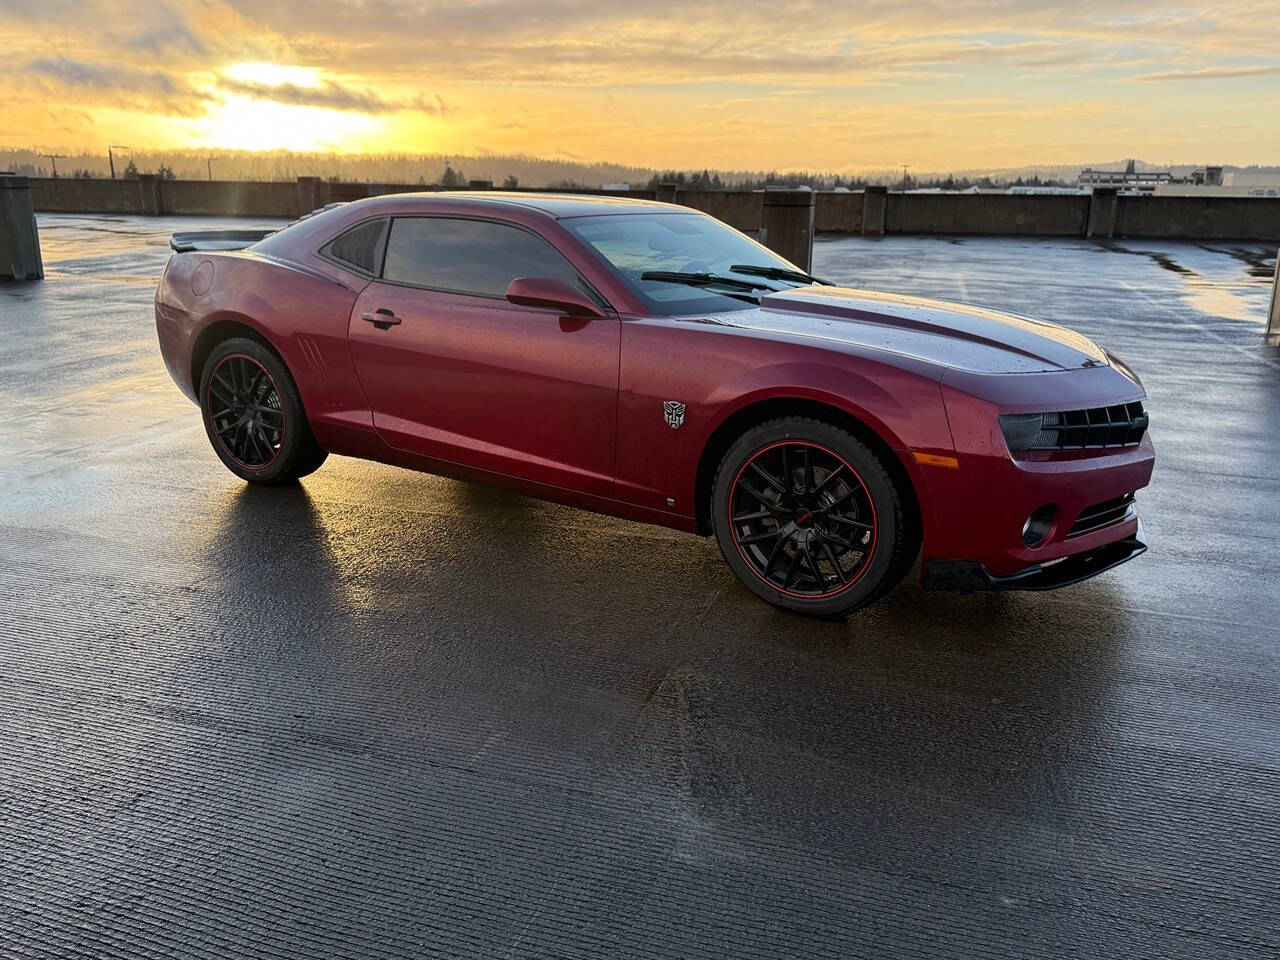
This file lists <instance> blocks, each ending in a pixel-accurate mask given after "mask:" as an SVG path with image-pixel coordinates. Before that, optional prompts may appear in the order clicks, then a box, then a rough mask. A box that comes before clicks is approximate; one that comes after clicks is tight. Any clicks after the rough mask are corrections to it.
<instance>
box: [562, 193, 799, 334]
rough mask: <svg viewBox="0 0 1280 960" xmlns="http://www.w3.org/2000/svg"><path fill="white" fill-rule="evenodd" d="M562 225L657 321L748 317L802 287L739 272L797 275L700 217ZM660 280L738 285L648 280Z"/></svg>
mask: <svg viewBox="0 0 1280 960" xmlns="http://www.w3.org/2000/svg"><path fill="white" fill-rule="evenodd" d="M560 223H561V224H562V225H564V226H565V227H566V228H567V229H568V230H570V231H572V232H573V233H574V234H576V235H577V236H578V237H579V238H581V239H582V240H583V241H585V242H586V243H587V245H588V246H590V247H591V248H593V249H594V250H595V251H596V253H598V254H599V255H600V256H601V257H602V258H603V259H604V260H605V262H606V263H608V264H609V266H611V267H612V268H613V270H614V272H615V273H617V274H619V275H620V276H621V277H622V278H623V279H624V280H625V281H626V282H627V284H628V286H630V287H631V289H632V290H634V291H635V292H636V294H638V295H639V297H640V299H641V300H643V301H644V302H645V304H646V305H647V306H648V307H649V309H650V310H651V311H652V312H654V313H656V314H659V315H665V316H673V315H680V314H690V313H713V312H717V311H723V310H742V309H747V308H749V307H750V306H752V303H751V301H752V300H753V299H754V297H755V296H759V295H760V294H764V293H768V292H769V291H770V290H786V289H789V288H791V287H795V286H801V285H802V281H798V280H790V279H773V278H768V279H766V278H762V277H761V276H760V275H759V273H755V272H752V273H739V272H735V271H734V270H733V269H732V268H733V267H735V266H737V267H742V266H755V267H765V268H769V267H773V268H778V269H781V270H784V271H795V270H796V269H797V267H796V266H795V264H792V263H788V262H787V261H786V260H783V259H782V258H781V257H779V256H778V255H777V254H775V253H772V252H770V251H769V249H768V248H767V247H763V246H761V245H760V244H758V243H756V242H755V241H754V240H751V239H749V238H748V237H746V236H744V235H743V234H741V233H739V232H738V231H737V230H734V229H733V228H732V227H727V226H725V225H724V224H723V223H721V222H720V221H718V220H713V219H712V218H711V217H707V216H703V215H702V214H700V213H657V212H654V213H628V214H620V215H617V216H605V217H568V218H566V219H564V220H561V221H560ZM663 273H665V274H710V275H713V276H715V277H726V278H729V279H730V280H731V281H737V283H735V284H732V285H726V286H725V287H723V288H720V287H717V286H715V285H714V283H711V284H708V283H707V282H706V281H705V280H703V281H700V282H699V283H698V284H697V285H691V284H689V283H684V282H679V281H678V280H677V279H675V278H672V277H667V278H665V279H656V278H653V277H649V278H645V277H644V275H645V274H663ZM750 291H754V295H752V294H751V293H750ZM744 292H747V295H745V296H744Z"/></svg>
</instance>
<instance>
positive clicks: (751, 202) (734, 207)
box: [676, 190, 763, 232]
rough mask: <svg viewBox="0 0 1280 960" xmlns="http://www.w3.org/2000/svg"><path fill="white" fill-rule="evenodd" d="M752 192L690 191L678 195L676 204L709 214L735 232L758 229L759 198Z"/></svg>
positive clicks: (759, 195) (755, 192)
mask: <svg viewBox="0 0 1280 960" xmlns="http://www.w3.org/2000/svg"><path fill="white" fill-rule="evenodd" d="M762 196H763V194H762V193H759V192H757V191H754V190H706V191H701V190H690V191H687V192H684V193H681V194H679V195H678V196H677V197H676V202H677V203H679V204H681V205H682V206H686V207H692V208H693V209H694V210H701V211H702V212H703V213H709V214H710V215H711V216H713V217H715V218H716V219H717V220H723V221H724V222H725V223H727V224H729V226H731V227H733V228H734V229H735V230H749V231H753V232H754V231H756V230H759V229H760V198H761V197H762Z"/></svg>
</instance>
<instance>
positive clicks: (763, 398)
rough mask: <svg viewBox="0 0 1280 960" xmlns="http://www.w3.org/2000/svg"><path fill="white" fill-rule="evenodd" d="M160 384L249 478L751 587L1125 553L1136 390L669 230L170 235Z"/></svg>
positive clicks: (410, 222)
mask: <svg viewBox="0 0 1280 960" xmlns="http://www.w3.org/2000/svg"><path fill="white" fill-rule="evenodd" d="M173 246H174V249H175V250H177V251H178V252H177V253H176V254H175V255H174V256H173V257H171V258H170V260H169V263H168V266H167V267H166V268H165V272H164V277H163V279H162V280H161V282H160V288H159V290H158V292H157V294H156V326H157V329H158V332H159V337H160V347H161V351H162V352H163V354H164V359H165V363H166V364H167V366H168V368H169V372H170V374H171V375H172V376H173V379H174V380H175V381H176V382H177V384H178V386H179V387H181V388H182V390H183V392H184V393H186V394H187V395H188V396H189V397H190V398H191V399H192V400H194V401H195V402H196V403H198V404H199V405H200V408H201V410H202V411H203V414H204V423H205V428H206V430H207V431H208V434H209V440H210V442H211V443H212V444H213V449H214V451H215V452H216V453H217V454H218V456H219V457H220V458H221V459H222V461H223V463H225V464H226V465H227V467H228V468H229V469H230V470H231V471H232V472H234V473H235V474H237V475H238V476H240V477H243V478H244V479H245V480H248V481H251V482H254V483H282V482H286V481H292V480H296V479H297V478H298V477H302V476H304V475H306V474H308V473H310V472H312V471H313V470H315V469H316V468H317V467H319V466H320V464H321V463H323V462H324V459H325V457H326V456H327V455H328V454H329V453H338V454H345V455H348V456H355V457H365V458H368V459H372V460H381V461H384V462H387V463H394V464H399V465H401V466H405V467H411V468H413V469H417V470H425V471H429V472H432V473H440V474H446V475H449V476H454V477H461V478H465V479H468V480H476V481H483V482H493V483H503V484H509V485H511V486H514V487H517V488H519V489H521V490H523V491H526V492H528V493H530V494H532V495H535V496H539V497H545V498H547V499H551V500H557V501H561V502H563V503H568V504H572V505H574V506H578V507H584V508H587V509H591V510H597V511H600V512H603V513H610V514H616V515H618V516H623V517H629V518H631V519H634V520H640V521H645V522H648V523H657V524H662V525H664V526H669V527H674V528H677V529H680V530H687V531H689V532H691V533H695V532H696V533H701V534H710V535H714V536H715V538H716V540H717V541H718V542H719V544H720V549H721V551H722V552H723V553H724V556H725V559H726V560H727V561H728V563H729V565H730V566H731V567H732V568H733V570H734V572H735V573H736V574H737V575H738V576H739V577H740V578H741V580H742V582H743V583H745V584H746V585H747V587H748V588H750V589H751V590H752V591H753V592H755V593H756V594H757V595H759V596H760V597H762V598H763V599H765V600H767V601H769V602H770V603H773V604H777V605H778V606H781V607H786V608H788V609H792V610H798V611H802V612H805V613H812V614H840V613H844V612H847V611H850V610H853V609H854V608H857V607H860V606H863V605H865V604H867V603H869V602H871V601H873V600H875V599H876V598H877V597H879V596H880V595H882V594H884V593H885V592H886V591H887V590H889V589H891V588H892V587H893V586H894V585H895V584H896V583H898V582H899V581H900V580H901V579H902V577H903V576H904V575H905V574H906V573H907V571H908V570H909V569H910V568H911V565H912V563H913V562H914V560H915V558H916V556H917V555H919V554H920V553H921V550H922V548H923V562H922V564H921V571H922V576H923V578H924V582H925V584H926V585H927V586H930V587H938V588H945V589H957V590H989V589H1000V588H1018V589H1045V588H1049V587H1057V586H1062V585H1063V584H1067V583H1073V582H1075V581H1078V580H1081V579H1084V578H1085V577H1089V576H1093V575H1094V574H1096V573H1099V572H1101V571H1103V570H1106V569H1108V568H1110V567H1113V566H1115V565H1116V564H1118V563H1121V562H1123V561H1125V560H1128V559H1129V558H1131V557H1133V556H1135V555H1136V554H1139V553H1141V552H1142V551H1143V550H1145V549H1146V548H1145V546H1144V545H1143V543H1142V542H1141V540H1140V530H1139V525H1138V518H1137V513H1136V510H1135V507H1134V493H1135V491H1137V490H1139V489H1140V488H1142V487H1144V486H1146V484H1147V483H1148V481H1149V480H1150V477H1151V470H1152V466H1153V463H1154V453H1153V450H1152V446H1151V440H1150V438H1149V437H1148V436H1147V414H1146V412H1145V411H1144V410H1143V400H1144V392H1143V389H1142V385H1141V383H1140V382H1139V380H1138V378H1137V376H1135V375H1134V373H1133V372H1132V371H1131V370H1130V369H1129V368H1128V367H1127V366H1125V365H1124V364H1123V363H1121V362H1120V361H1119V360H1117V359H1116V358H1115V357H1113V356H1111V355H1110V354H1109V353H1107V352H1106V351H1104V350H1102V349H1101V348H1099V347H1098V346H1096V345H1095V344H1094V343H1092V342H1091V341H1089V340H1088V339H1086V338H1085V337H1082V336H1080V335H1078V334H1076V333H1073V332H1072V331H1070V330H1066V329H1064V328H1062V327H1059V326H1055V325H1053V324H1049V323H1042V322H1040V321H1036V320H1031V319H1027V318H1025V317H1019V316H1011V315H1008V314H1003V313H996V312H992V311H990V310H984V309H979V308H976V307H968V306H957V305H953V304H947V303H941V302H938V301H933V300H923V299H917V298H913V297H904V296H896V295H889V294H884V293H872V292H868V291H865V290H855V289H849V288H845V287H837V286H832V285H830V284H827V283H824V282H823V281H821V280H818V279H816V278H814V277H811V276H809V275H807V274H806V273H804V272H802V271H801V270H799V269H798V268H797V267H796V266H795V265H794V264H792V263H789V262H787V261H785V260H783V259H781V258H779V257H778V256H777V255H775V254H773V253H772V252H770V251H769V250H767V249H766V248H765V247H763V246H761V245H760V244H758V243H756V242H755V241H753V240H751V239H749V238H747V237H746V236H744V235H743V234H741V233H738V232H737V231H735V230H733V229H731V228H729V227H727V226H726V225H724V224H723V223H720V222H719V221H717V220H715V219H712V218H711V217H707V216H704V215H702V214H700V213H696V212H693V211H691V210H689V209H688V208H684V207H679V206H671V205H667V204H661V203H651V202H647V201H639V200H626V199H615V198H601V197H580V196H553V195H534V194H523V193H522V194H503V193H491V192H485V193H481V194H458V193H440V194H402V195H394V196H385V197H377V198H372V199H369V200H362V201H359V202H356V203H349V204H342V205H336V206H333V207H331V208H328V209H326V210H324V211H321V212H318V213H316V214H313V215H310V216H308V217H305V218H303V219H302V220H300V221H298V222H296V223H294V224H292V225H290V226H288V227H286V228H284V229H282V230H279V231H277V232H274V233H270V234H267V235H262V234H253V233H246V234H239V233H234V232H231V233H217V232H214V233H206V234H191V235H185V236H184V235H177V236H175V237H174V239H173Z"/></svg>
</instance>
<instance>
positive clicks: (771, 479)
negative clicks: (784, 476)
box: [751, 460, 787, 493]
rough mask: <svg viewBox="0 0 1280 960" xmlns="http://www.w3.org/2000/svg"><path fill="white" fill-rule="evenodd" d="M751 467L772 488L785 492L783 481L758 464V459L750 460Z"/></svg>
mask: <svg viewBox="0 0 1280 960" xmlns="http://www.w3.org/2000/svg"><path fill="white" fill-rule="evenodd" d="M751 469H752V470H754V471H755V472H756V473H757V474H759V475H760V478H761V479H762V480H764V482H765V483H767V484H768V485H769V486H771V487H773V489H775V490H777V491H778V492H779V493H786V492H787V488H786V486H785V485H784V484H783V482H782V481H781V480H779V479H778V478H777V477H775V476H774V475H773V474H772V473H770V472H769V471H768V470H766V469H765V468H764V467H762V466H760V462H759V461H758V460H752V461H751Z"/></svg>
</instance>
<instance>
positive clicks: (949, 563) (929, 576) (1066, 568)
mask: <svg viewBox="0 0 1280 960" xmlns="http://www.w3.org/2000/svg"><path fill="white" fill-rule="evenodd" d="M1146 552H1147V545H1146V543H1145V542H1144V541H1143V533H1142V524H1141V523H1139V524H1138V530H1137V532H1136V533H1135V534H1134V535H1133V536H1131V537H1126V538H1125V539H1123V540H1116V541H1114V542H1112V543H1108V544H1104V545H1103V546H1101V547H1096V548H1094V549H1093V550H1086V551H1084V552H1082V553H1076V554H1071V555H1069V556H1067V557H1064V558H1062V559H1060V560H1056V561H1053V562H1050V563H1038V564H1036V565H1035V566H1031V567H1027V568H1026V569H1025V570H1019V571H1018V572H1017V573H1011V574H1006V575H1004V576H993V575H992V574H991V573H990V572H989V571H988V570H987V568H986V567H985V566H983V565H982V564H981V563H978V562H976V561H974V560H925V564H924V588H925V589H926V590H953V591H957V592H959V593H978V592H981V591H986V590H1056V589H1057V588H1058V587H1065V586H1067V585H1069V584H1072V583H1079V582H1080V581H1081V580H1088V579H1089V578H1090V577H1096V576H1097V575H1098V574H1100V573H1103V572H1105V571H1107V570H1110V569H1111V568H1112V567H1118V566H1119V565H1120V564H1122V563H1125V562H1126V561H1129V560H1132V559H1133V558H1134V557H1137V556H1140V555H1141V554H1144V553H1146Z"/></svg>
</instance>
